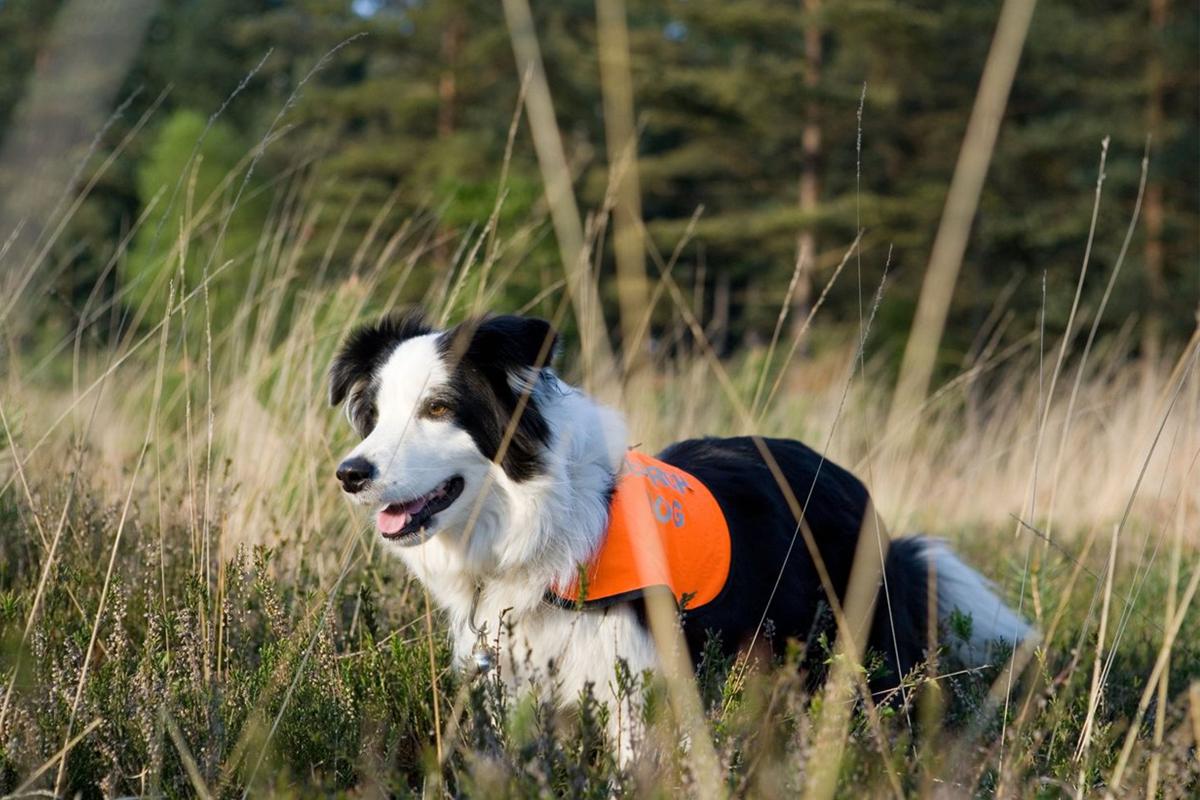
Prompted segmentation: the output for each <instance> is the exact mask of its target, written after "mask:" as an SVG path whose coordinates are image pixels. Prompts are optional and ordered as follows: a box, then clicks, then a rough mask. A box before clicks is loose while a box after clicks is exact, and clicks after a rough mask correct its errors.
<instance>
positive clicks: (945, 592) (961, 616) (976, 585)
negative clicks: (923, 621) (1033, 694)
mask: <svg viewBox="0 0 1200 800" xmlns="http://www.w3.org/2000/svg"><path fill="white" fill-rule="evenodd" d="M901 541H903V540H901ZM916 542H920V551H921V555H922V560H923V561H924V562H925V569H926V572H927V575H928V576H929V579H930V582H931V583H930V585H932V586H936V587H937V588H936V591H937V617H938V618H937V623H938V626H939V628H940V629H941V632H942V635H941V637H939V638H940V641H941V642H942V644H943V645H944V646H945V647H946V649H947V650H948V651H949V652H950V654H951V655H953V656H954V657H955V659H957V660H958V661H959V662H961V663H962V664H963V666H966V667H974V666H981V665H983V664H987V663H991V661H992V660H993V659H996V658H997V657H1003V656H1004V655H1005V654H1007V653H1008V652H1010V651H1012V650H1015V649H1016V647H1017V645H1019V644H1020V643H1021V642H1022V641H1024V640H1025V639H1026V638H1027V637H1028V636H1029V635H1030V634H1031V633H1033V628H1032V627H1030V625H1029V623H1027V622H1026V621H1025V620H1023V619H1021V617H1020V616H1019V615H1018V614H1017V613H1016V612H1015V611H1013V610H1012V609H1011V608H1009V607H1008V606H1007V605H1005V604H1004V601H1003V600H1001V599H1000V598H999V597H998V596H997V595H996V588H995V586H994V585H993V584H992V582H991V581H989V580H988V579H987V578H985V577H984V576H982V575H980V574H979V573H978V572H976V571H975V570H973V569H971V568H970V567H968V566H967V565H966V564H964V563H963V562H962V560H961V559H959V557H958V556H957V555H955V554H954V551H953V550H951V549H950V547H949V546H948V545H947V544H946V543H945V542H943V541H941V540H939V539H931V538H926V537H919V538H917V539H916ZM914 543H915V542H914Z"/></svg>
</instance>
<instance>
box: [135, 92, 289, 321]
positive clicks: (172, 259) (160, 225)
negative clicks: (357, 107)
mask: <svg viewBox="0 0 1200 800" xmlns="http://www.w3.org/2000/svg"><path fill="white" fill-rule="evenodd" d="M247 153H248V148H247V144H246V142H245V141H243V140H242V139H241V137H239V136H238V135H237V133H236V132H235V131H234V129H233V127H232V126H231V125H230V124H229V123H228V122H225V121H223V120H220V119H218V120H216V121H213V122H211V124H210V123H209V121H207V120H206V119H205V118H204V117H203V116H201V115H200V114H199V113H198V112H196V111H190V110H181V111H176V112H175V113H174V114H172V115H171V116H170V118H169V119H168V120H167V121H166V122H165V123H164V124H163V126H162V128H160V129H159V130H158V132H157V134H156V136H155V140H154V143H153V144H152V145H151V147H150V149H149V152H148V153H147V156H146V158H145V159H144V160H143V161H142V162H141V163H140V164H139V166H138V174H137V190H138V197H139V199H140V201H141V203H142V205H143V207H144V208H146V209H153V211H151V214H150V216H149V221H148V222H147V224H145V225H143V226H142V227H141V228H140V229H139V230H138V233H137V235H136V236H135V238H134V241H133V245H132V247H131V249H130V252H129V257H128V258H127V259H124V260H123V261H122V269H121V282H122V289H123V291H124V299H125V303H126V304H127V305H128V306H129V307H131V308H132V309H134V310H136V312H137V313H138V314H139V315H140V316H143V317H144V318H145V319H147V320H149V321H150V322H152V323H153V322H158V321H159V320H161V319H162V316H163V313H164V311H165V309H166V303H167V298H168V294H169V290H170V288H171V284H172V282H173V283H174V292H175V298H176V301H177V300H178V297H179V294H180V293H182V292H190V291H192V290H194V289H195V288H196V287H198V286H200V285H201V284H202V282H203V281H204V279H205V277H206V276H207V275H210V274H216V273H218V271H220V274H219V276H218V277H217V278H216V279H215V280H213V281H212V282H211V283H210V284H209V289H208V295H209V298H210V306H211V308H212V314H213V318H214V320H215V322H216V324H217V325H221V324H223V323H225V322H227V321H228V320H229V318H230V317H231V316H232V314H233V311H234V308H235V307H236V305H237V304H238V303H240V302H241V301H242V300H243V299H244V297H245V291H246V287H247V285H248V283H249V281H250V275H249V272H250V269H251V266H252V259H251V255H252V252H253V248H254V246H255V245H256V244H257V242H258V240H259V237H260V236H261V235H262V231H263V224H264V222H265V211H266V208H265V205H266V197H265V196H264V195H262V194H259V193H257V192H256V191H255V190H256V189H257V188H258V187H257V184H256V182H251V183H250V184H248V185H247V184H246V183H245V179H244V177H243V176H244V175H245V174H246V172H247V170H248V164H247V162H248V157H247ZM154 212H157V213H154ZM181 241H185V242H186V247H180V242H181ZM227 259H232V260H233V262H234V264H233V266H232V268H227V265H226V263H225V262H226V260H227ZM181 262H182V265H181Z"/></svg>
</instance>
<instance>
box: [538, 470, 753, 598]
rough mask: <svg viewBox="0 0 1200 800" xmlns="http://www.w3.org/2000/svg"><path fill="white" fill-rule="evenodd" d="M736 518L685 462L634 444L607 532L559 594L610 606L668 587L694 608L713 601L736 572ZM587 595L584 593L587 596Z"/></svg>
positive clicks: (557, 589) (556, 595)
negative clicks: (730, 518) (732, 520)
mask: <svg viewBox="0 0 1200 800" xmlns="http://www.w3.org/2000/svg"><path fill="white" fill-rule="evenodd" d="M729 553H730V542H729V525H728V523H727V522H726V521H725V515H724V514H722V513H721V508H720V506H718V505H717V501H716V498H714V497H713V495H712V492H710V491H709V490H708V489H707V488H706V487H705V486H704V484H702V483H700V481H698V480H696V478H695V477H693V476H692V475H689V474H688V473H686V472H684V471H683V470H681V469H679V468H678V467H675V466H672V465H670V464H665V463H663V462H662V461H658V460H656V459H653V458H651V457H649V456H645V455H642V454H641V453H635V452H633V451H632V450H631V451H629V452H627V453H626V454H625V463H624V465H623V467H622V469H621V472H620V474H619V476H618V482H617V488H616V492H615V493H614V495H613V500H612V506H611V508H610V511H609V525H608V532H607V534H606V536H605V539H604V543H603V544H601V546H600V550H599V552H597V553H596V555H595V556H594V557H593V558H592V559H591V561H590V562H589V563H587V564H585V565H581V567H580V573H581V579H576V580H575V581H574V583H573V584H572V585H571V586H569V587H566V588H562V587H558V586H555V587H553V589H552V590H551V595H552V599H557V600H558V601H559V602H561V603H564V604H570V605H577V604H580V601H581V599H582V605H583V606H584V607H585V608H586V607H603V606H608V605H612V604H613V603H619V602H623V601H626V600H632V599H634V598H637V597H641V596H642V595H643V594H644V593H645V591H646V590H651V589H669V590H670V591H671V593H672V594H673V595H675V601H676V603H680V604H683V602H684V597H685V596H687V602H686V608H688V609H695V608H699V607H700V606H703V605H704V604H706V603H708V602H710V601H712V600H713V599H714V598H715V597H716V596H717V595H718V594H720V592H721V589H722V588H724V586H725V579H726V578H727V577H728V576H729ZM581 596H582V597H581Z"/></svg>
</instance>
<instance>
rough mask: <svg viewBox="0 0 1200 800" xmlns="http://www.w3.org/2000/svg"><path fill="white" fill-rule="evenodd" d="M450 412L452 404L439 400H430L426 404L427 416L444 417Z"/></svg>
mask: <svg viewBox="0 0 1200 800" xmlns="http://www.w3.org/2000/svg"><path fill="white" fill-rule="evenodd" d="M449 413H450V406H448V405H446V404H445V403H441V402H438V401H437V400H430V401H429V402H428V403H426V404H425V416H427V417H432V418H433V419H437V418H438V417H444V416H446V415H447V414H449Z"/></svg>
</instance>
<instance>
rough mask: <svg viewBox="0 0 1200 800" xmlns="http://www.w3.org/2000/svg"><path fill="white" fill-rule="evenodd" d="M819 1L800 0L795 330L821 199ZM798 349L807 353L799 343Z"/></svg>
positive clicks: (806, 291)
mask: <svg viewBox="0 0 1200 800" xmlns="http://www.w3.org/2000/svg"><path fill="white" fill-rule="evenodd" d="M820 9H821V0H804V11H805V16H806V22H805V26H804V88H805V89H806V94H807V103H806V107H805V110H804V130H803V133H802V134H801V137H800V147H801V153H802V158H801V167H800V213H801V214H802V215H803V217H804V221H802V222H801V225H802V226H803V230H802V231H801V232H800V237H799V240H798V242H797V247H796V258H797V259H798V261H797V266H796V268H797V270H799V274H798V275H797V280H796V290H795V293H794V294H793V295H792V330H793V332H799V330H800V328H801V326H803V325H804V320H805V318H806V317H807V316H808V312H809V308H810V307H811V305H812V293H813V286H812V275H813V272H814V268H815V266H816V259H817V232H816V224H815V223H814V222H812V219H813V217H814V215H815V214H816V211H817V205H818V203H819V202H820V199H821V120H820V103H819V102H818V100H817V96H816V95H817V87H818V86H819V85H820V82H821V26H820V25H819V24H818V20H817V14H818V12H819V11H820ZM800 352H802V353H803V352H807V348H805V347H804V346H803V343H801V350H800Z"/></svg>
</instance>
